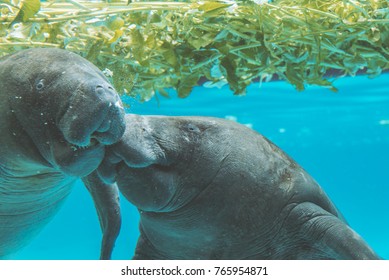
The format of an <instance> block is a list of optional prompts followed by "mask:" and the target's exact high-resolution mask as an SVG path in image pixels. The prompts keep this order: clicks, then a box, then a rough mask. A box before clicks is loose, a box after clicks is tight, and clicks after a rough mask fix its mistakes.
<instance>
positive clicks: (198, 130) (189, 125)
mask: <svg viewBox="0 0 389 280" xmlns="http://www.w3.org/2000/svg"><path fill="white" fill-rule="evenodd" d="M187 128H188V130H189V131H193V132H200V129H199V128H198V127H197V126H195V125H194V124H191V123H190V124H188V126H187Z"/></svg>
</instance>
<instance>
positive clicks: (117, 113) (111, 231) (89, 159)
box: [0, 49, 125, 258]
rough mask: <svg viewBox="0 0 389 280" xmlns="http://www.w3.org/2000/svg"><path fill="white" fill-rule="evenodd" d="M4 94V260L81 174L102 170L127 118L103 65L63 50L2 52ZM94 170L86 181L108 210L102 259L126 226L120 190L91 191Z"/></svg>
mask: <svg viewBox="0 0 389 280" xmlns="http://www.w3.org/2000/svg"><path fill="white" fill-rule="evenodd" d="M0 98H1V102H0V130H1V136H0V258H2V257H5V256H7V255H9V254H10V253H13V252H15V251H16V250H17V249H19V248H21V247H23V246H24V245H25V244H27V243H28V241H29V240H30V239H31V238H32V237H34V236H35V235H36V234H37V233H38V232H39V231H40V230H41V229H42V227H43V226H44V225H45V224H47V223H48V221H49V220H50V218H51V217H52V216H53V215H54V214H55V213H56V212H57V210H58V208H59V207H60V205H61V204H62V202H63V201H64V199H65V198H66V196H67V195H68V194H69V192H70V190H71V187H72V185H73V183H74V182H75V181H76V179H78V178H80V177H83V176H87V175H88V174H90V173H91V172H92V171H93V170H94V169H96V168H97V166H98V165H99V164H100V162H101V161H102V159H103V157H104V152H105V145H109V144H112V143H115V142H116V141H118V140H119V138H120V137H121V136H122V135H123V132H124V129H125V124H124V110H123V107H122V104H121V101H120V98H119V96H118V94H117V93H116V91H115V90H114V89H113V88H112V86H111V85H110V84H109V82H108V81H107V79H106V78H105V77H104V76H103V74H102V73H101V72H100V71H99V69H97V68H96V67H95V66H94V65H92V64H91V63H89V62H88V61H87V60H85V59H83V58H81V57H80V56H78V55H76V54H73V53H70V52H68V51H65V50H59V49H30V50H25V51H20V52H17V53H15V54H12V55H8V56H5V57H3V58H1V59H0ZM91 176H92V177H87V178H85V181H86V183H87V186H88V187H89V189H90V191H91V193H92V195H93V197H94V198H95V204H96V206H97V207H99V208H102V209H107V208H108V209H109V211H99V213H100V221H101V225H102V228H103V230H104V240H103V247H104V248H102V252H101V257H102V258H107V257H109V255H110V251H111V249H112V246H113V241H112V239H114V237H115V235H116V234H117V232H118V223H119V224H120V217H118V215H117V214H115V212H117V211H115V207H117V205H118V204H117V194H116V193H115V190H114V189H111V188H106V189H98V190H95V189H93V188H92V186H91V184H90V182H93V180H94V177H93V175H91ZM106 195H108V196H109V198H107V199H105V200H102V199H100V197H101V196H106ZM101 201H104V203H101ZM108 216H110V219H107V217H108ZM107 220H110V223H111V224H110V225H112V223H113V224H114V227H110V225H108V222H107ZM75 238H76V237H75ZM107 239H108V240H107ZM58 241H60V240H58ZM75 257H76V254H75Z"/></svg>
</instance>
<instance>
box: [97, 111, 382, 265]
mask: <svg viewBox="0 0 389 280" xmlns="http://www.w3.org/2000/svg"><path fill="white" fill-rule="evenodd" d="M126 123H127V130H126V132H125V134H124V136H123V138H122V139H121V140H120V142H118V143H116V144H114V145H113V146H112V147H111V148H110V150H109V152H107V153H108V154H107V156H106V157H105V159H104V161H103V163H102V165H101V166H100V168H99V169H98V172H99V175H100V176H101V177H102V178H104V180H105V181H106V182H112V181H115V180H116V181H117V184H118V187H119V190H120V191H121V192H122V193H123V195H124V196H125V197H126V198H127V199H128V200H129V201H130V202H131V203H133V204H134V205H135V206H136V207H138V209H139V213H140V232H141V235H140V238H139V240H138V244H137V248H136V252H135V256H134V259H377V258H378V256H377V255H376V254H375V253H374V252H373V250H372V249H371V248H370V247H369V246H368V245H367V244H366V243H365V241H363V240H362V238H361V237H360V236H359V235H358V234H357V233H356V232H355V231H353V230H352V229H351V228H350V227H349V226H348V225H347V224H346V222H345V221H344V220H343V218H342V216H341V215H340V213H339V212H338V211H337V209H336V208H335V206H334V205H333V204H332V203H331V201H330V200H329V198H328V197H327V195H326V194H325V193H324V191H323V190H322V189H321V188H320V186H319V185H318V184H317V183H316V182H315V181H314V180H313V179H312V178H311V176H309V175H308V174H307V173H306V172H305V171H304V170H303V169H302V168H301V167H300V166H299V165H297V163H295V162H294V161H293V160H292V159H291V158H289V157H288V156H287V155H286V154H285V153H283V152H282V151H281V150H280V149H279V148H277V147H276V146H275V145H274V144H272V143H271V142H270V141H269V140H267V139H266V138H264V137H263V136H262V135H260V134H258V133H256V132H255V131H253V130H251V129H249V128H247V127H245V126H243V125H239V124H237V123H234V122H231V121H227V120H223V119H216V118H206V117H157V116H137V115H127V116H126Z"/></svg>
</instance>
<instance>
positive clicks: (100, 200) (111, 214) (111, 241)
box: [82, 172, 121, 260]
mask: <svg viewBox="0 0 389 280" xmlns="http://www.w3.org/2000/svg"><path fill="white" fill-rule="evenodd" d="M82 180H83V182H84V184H85V186H86V187H87V189H88V191H89V192H90V194H91V195H92V198H93V201H94V204H95V207H96V211H97V214H98V216H99V221H100V226H101V230H102V232H103V240H102V244H101V252H100V259H102V260H107V259H110V258H111V254H112V250H113V247H114V246H115V241H116V238H117V236H118V235H119V232H120V227H121V214H120V204H119V192H118V188H117V186H116V184H106V183H104V182H103V181H102V180H101V179H100V178H99V176H98V175H97V173H96V172H93V173H91V174H90V175H89V176H86V177H84V178H82Z"/></svg>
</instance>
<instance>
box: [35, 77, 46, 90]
mask: <svg viewBox="0 0 389 280" xmlns="http://www.w3.org/2000/svg"><path fill="white" fill-rule="evenodd" d="M44 87H45V80H44V79H41V80H39V82H38V83H37V84H36V86H35V88H36V89H37V90H42V89H43V88H44Z"/></svg>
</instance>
